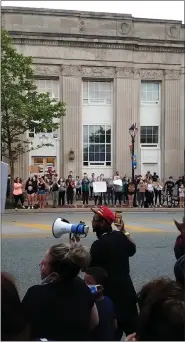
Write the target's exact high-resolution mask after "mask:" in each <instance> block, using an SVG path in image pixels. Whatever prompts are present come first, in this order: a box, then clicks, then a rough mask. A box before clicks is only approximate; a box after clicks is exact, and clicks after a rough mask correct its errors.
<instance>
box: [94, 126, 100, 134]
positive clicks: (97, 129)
mask: <svg viewBox="0 0 185 342" xmlns="http://www.w3.org/2000/svg"><path fill="white" fill-rule="evenodd" d="M100 127H101V126H94V130H95V134H99V133H100V129H101V128H100Z"/></svg>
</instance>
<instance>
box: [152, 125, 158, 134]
mask: <svg viewBox="0 0 185 342" xmlns="http://www.w3.org/2000/svg"><path fill="white" fill-rule="evenodd" d="M153 134H158V126H153Z"/></svg>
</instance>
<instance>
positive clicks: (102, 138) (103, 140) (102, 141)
mask: <svg viewBox="0 0 185 342" xmlns="http://www.w3.org/2000/svg"><path fill="white" fill-rule="evenodd" d="M100 143H105V135H100Z"/></svg>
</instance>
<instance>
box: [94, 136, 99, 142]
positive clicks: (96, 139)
mask: <svg viewBox="0 0 185 342" xmlns="http://www.w3.org/2000/svg"><path fill="white" fill-rule="evenodd" d="M94 138H95V143H99V142H100V135H99V134H98V135H95V136H94Z"/></svg>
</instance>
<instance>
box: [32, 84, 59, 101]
mask: <svg viewBox="0 0 185 342" xmlns="http://www.w3.org/2000/svg"><path fill="white" fill-rule="evenodd" d="M35 85H36V86H37V91H38V92H39V93H49V97H50V99H54V100H55V101H59V98H60V96H59V82H58V80H35Z"/></svg>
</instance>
